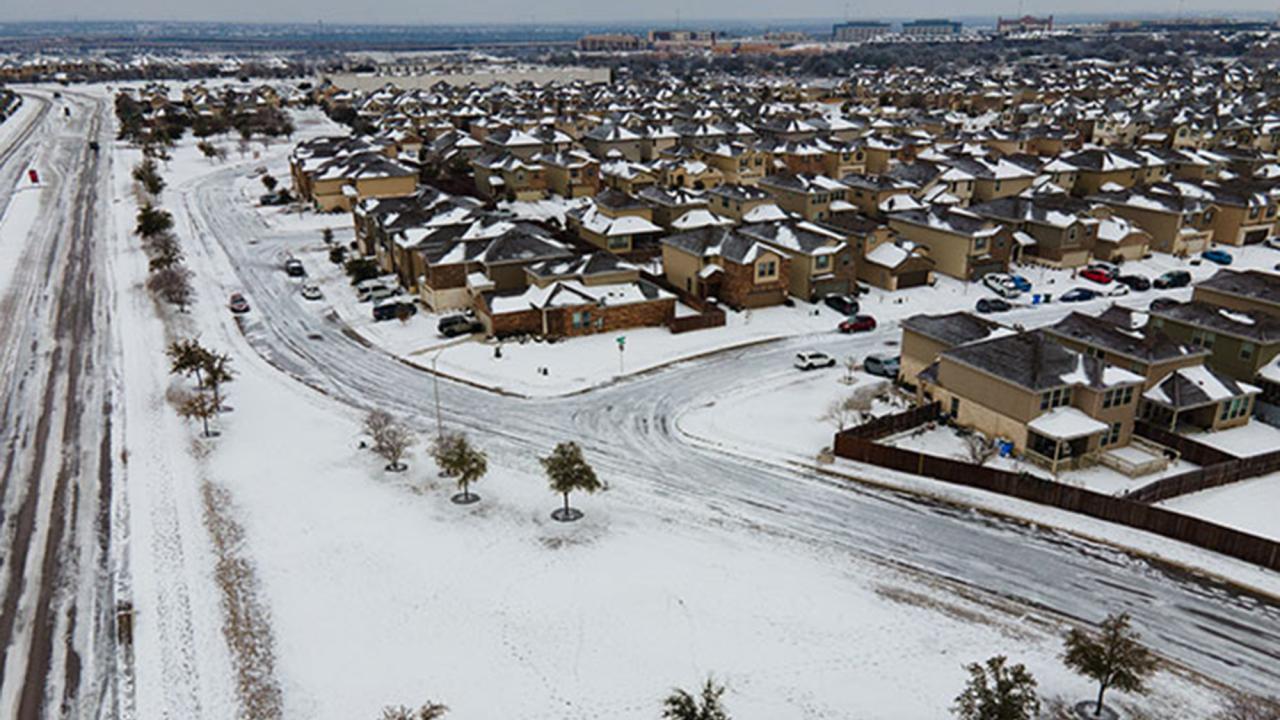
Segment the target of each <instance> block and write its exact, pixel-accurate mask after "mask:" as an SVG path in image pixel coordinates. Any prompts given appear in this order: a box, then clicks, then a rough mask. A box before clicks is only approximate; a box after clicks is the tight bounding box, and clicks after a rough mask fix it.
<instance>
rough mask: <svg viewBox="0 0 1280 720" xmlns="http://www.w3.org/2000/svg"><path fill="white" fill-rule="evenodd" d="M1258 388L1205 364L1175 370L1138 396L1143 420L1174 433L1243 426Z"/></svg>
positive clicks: (1259, 390)
mask: <svg viewBox="0 0 1280 720" xmlns="http://www.w3.org/2000/svg"><path fill="white" fill-rule="evenodd" d="M1261 392H1262V391H1261V389H1260V388H1258V387H1256V386H1254V385H1250V384H1248V383H1245V382H1240V381H1238V380H1235V379H1234V378H1231V377H1228V376H1226V375H1224V374H1222V373H1220V372H1217V371H1216V370H1214V369H1213V368H1211V367H1209V366H1207V365H1194V366H1192V367H1186V368H1179V369H1178V370H1174V371H1173V372H1171V373H1169V374H1168V375H1166V376H1165V377H1164V378H1162V379H1161V380H1160V381H1159V382H1158V383H1156V384H1155V385H1154V386H1152V387H1150V388H1148V389H1147V391H1146V392H1144V393H1143V394H1142V409H1141V410H1140V411H1139V414H1140V416H1141V417H1142V419H1143V420H1146V421H1147V422H1149V423H1152V424H1155V425H1159V426H1162V427H1165V428H1167V429H1169V430H1171V431H1174V432H1177V431H1179V430H1183V429H1195V430H1227V429H1230V428H1233V427H1240V426H1241V425H1247V424H1248V423H1249V418H1250V416H1251V415H1253V407H1254V403H1255V401H1256V400H1257V399H1258V396H1259V395H1260V394H1261Z"/></svg>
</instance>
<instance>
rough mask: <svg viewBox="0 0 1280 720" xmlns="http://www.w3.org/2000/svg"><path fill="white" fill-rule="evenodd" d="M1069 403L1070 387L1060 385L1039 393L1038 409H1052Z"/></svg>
mask: <svg viewBox="0 0 1280 720" xmlns="http://www.w3.org/2000/svg"><path fill="white" fill-rule="evenodd" d="M1069 404H1071V388H1069V387H1061V388H1058V389H1056V390H1050V391H1049V392H1043V393H1040V409H1041V410H1052V409H1053V408H1059V407H1062V406H1064V405H1069Z"/></svg>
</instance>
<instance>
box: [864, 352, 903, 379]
mask: <svg viewBox="0 0 1280 720" xmlns="http://www.w3.org/2000/svg"><path fill="white" fill-rule="evenodd" d="M901 368H902V363H901V361H900V360H899V359H898V358H897V357H890V356H888V355H868V356H867V358H866V359H865V360H863V361H862V369H863V370H864V371H865V372H866V373H867V374H869V375H878V376H880V377H883V378H889V379H890V380H897V379H898V370H900V369H901Z"/></svg>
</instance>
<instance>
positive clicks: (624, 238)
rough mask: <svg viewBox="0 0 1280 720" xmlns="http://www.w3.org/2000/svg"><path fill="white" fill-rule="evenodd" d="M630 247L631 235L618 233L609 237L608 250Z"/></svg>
mask: <svg viewBox="0 0 1280 720" xmlns="http://www.w3.org/2000/svg"><path fill="white" fill-rule="evenodd" d="M630 248H631V237H630V236H628V235H619V236H617V237H611V238H609V249H610V250H628V249H630Z"/></svg>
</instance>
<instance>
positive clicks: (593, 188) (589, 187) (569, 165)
mask: <svg viewBox="0 0 1280 720" xmlns="http://www.w3.org/2000/svg"><path fill="white" fill-rule="evenodd" d="M535 159H536V160H537V161H538V163H540V164H541V165H542V169H543V174H544V175H545V177H546V182H547V190H550V191H551V192H553V193H555V194H556V195H559V196H560V197H565V198H576V197H584V196H588V195H595V194H596V193H597V192H599V191H600V163H599V162H597V161H596V159H595V158H593V157H591V154H590V153H587V152H584V151H582V150H566V151H564V152H558V153H544V154H541V155H537V156H536V157H535Z"/></svg>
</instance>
